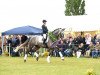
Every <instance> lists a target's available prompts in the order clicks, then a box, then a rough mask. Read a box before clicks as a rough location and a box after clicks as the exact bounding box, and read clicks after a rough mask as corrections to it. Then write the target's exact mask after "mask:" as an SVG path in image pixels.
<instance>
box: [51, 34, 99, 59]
mask: <svg viewBox="0 0 100 75" xmlns="http://www.w3.org/2000/svg"><path fill="white" fill-rule="evenodd" d="M58 49H59V50H61V52H62V54H63V56H68V57H71V56H73V55H76V56H77V58H79V57H80V56H87V57H93V58H94V57H99V56H100V40H98V39H97V35H95V36H91V35H90V34H89V33H88V34H86V35H84V36H82V35H81V33H79V34H78V36H77V37H72V35H71V34H70V33H69V34H68V36H67V37H65V38H64V39H61V38H60V39H59V40H58V44H57V48H56V49H55V50H54V52H53V55H54V56H59V53H58V51H59V50H58Z"/></svg>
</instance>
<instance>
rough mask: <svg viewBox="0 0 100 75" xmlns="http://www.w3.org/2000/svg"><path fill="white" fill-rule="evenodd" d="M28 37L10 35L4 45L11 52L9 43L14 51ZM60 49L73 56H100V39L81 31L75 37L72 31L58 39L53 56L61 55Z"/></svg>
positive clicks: (65, 54) (64, 53) (63, 52)
mask: <svg viewBox="0 0 100 75" xmlns="http://www.w3.org/2000/svg"><path fill="white" fill-rule="evenodd" d="M27 39H28V37H27V36H25V35H21V36H17V35H14V36H9V37H8V38H6V41H5V44H4V46H7V48H8V49H7V50H8V52H9V44H10V47H11V51H10V52H12V51H13V50H14V49H13V48H16V47H17V46H18V45H20V44H22V43H24V42H25V41H26V40H27ZM59 51H61V52H62V54H63V56H67V57H72V56H77V58H79V57H80V56H87V57H93V58H94V57H99V56H100V40H98V39H97V35H95V36H91V35H90V34H86V35H84V36H82V35H81V33H79V34H78V35H77V36H76V37H73V36H72V35H71V34H70V33H69V34H68V35H67V36H66V37H64V38H59V39H58V40H57V45H56V47H55V48H54V51H53V53H52V55H53V56H59Z"/></svg>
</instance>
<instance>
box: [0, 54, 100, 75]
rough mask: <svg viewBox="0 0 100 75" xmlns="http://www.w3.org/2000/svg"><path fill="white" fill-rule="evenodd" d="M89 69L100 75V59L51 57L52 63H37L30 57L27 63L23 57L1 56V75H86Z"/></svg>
mask: <svg viewBox="0 0 100 75" xmlns="http://www.w3.org/2000/svg"><path fill="white" fill-rule="evenodd" d="M88 69H94V71H95V73H96V75H100V58H98V59H93V58H79V59H77V58H75V57H71V58H68V57H65V60H64V61H62V60H61V59H60V58H59V57H51V63H47V62H46V58H45V57H43V58H42V57H41V58H40V59H39V61H38V62H37V61H36V60H35V58H32V57H28V60H27V62H26V63H24V62H23V57H5V56H0V75H86V72H87V70H88Z"/></svg>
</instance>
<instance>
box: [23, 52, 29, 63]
mask: <svg viewBox="0 0 100 75" xmlns="http://www.w3.org/2000/svg"><path fill="white" fill-rule="evenodd" d="M27 55H28V51H26V52H25V56H24V62H26V59H27Z"/></svg>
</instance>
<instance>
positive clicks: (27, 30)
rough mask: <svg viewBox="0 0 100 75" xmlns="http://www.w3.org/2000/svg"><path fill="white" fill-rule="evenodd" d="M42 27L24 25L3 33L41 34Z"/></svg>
mask: <svg viewBox="0 0 100 75" xmlns="http://www.w3.org/2000/svg"><path fill="white" fill-rule="evenodd" d="M42 33H43V32H42V29H39V28H36V27H33V26H22V27H17V28H14V29H11V30H8V31H5V32H3V33H2V36H4V35H41V34H42Z"/></svg>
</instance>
